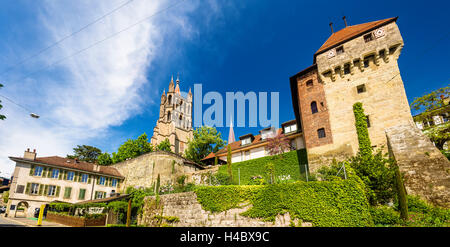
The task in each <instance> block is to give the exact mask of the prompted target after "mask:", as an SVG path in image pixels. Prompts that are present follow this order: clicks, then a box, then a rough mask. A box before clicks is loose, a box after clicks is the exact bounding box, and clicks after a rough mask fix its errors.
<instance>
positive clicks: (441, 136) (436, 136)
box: [423, 122, 450, 150]
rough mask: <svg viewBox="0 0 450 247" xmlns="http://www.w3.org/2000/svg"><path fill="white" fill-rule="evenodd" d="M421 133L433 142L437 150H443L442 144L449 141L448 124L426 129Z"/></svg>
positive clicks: (449, 129) (449, 127) (449, 126)
mask: <svg viewBox="0 0 450 247" xmlns="http://www.w3.org/2000/svg"><path fill="white" fill-rule="evenodd" d="M423 133H424V134H425V135H426V136H428V138H430V140H431V141H432V142H434V144H435V145H436V147H437V148H438V149H439V150H443V149H444V144H445V143H446V142H448V141H450V122H447V123H444V124H440V125H436V126H433V127H431V128H427V129H425V130H424V131H423Z"/></svg>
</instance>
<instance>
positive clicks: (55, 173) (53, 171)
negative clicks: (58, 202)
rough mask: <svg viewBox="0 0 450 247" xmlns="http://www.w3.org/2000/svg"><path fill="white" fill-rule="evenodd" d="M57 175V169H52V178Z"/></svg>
mask: <svg viewBox="0 0 450 247" xmlns="http://www.w3.org/2000/svg"><path fill="white" fill-rule="evenodd" d="M58 177H59V169H53V170H52V178H58Z"/></svg>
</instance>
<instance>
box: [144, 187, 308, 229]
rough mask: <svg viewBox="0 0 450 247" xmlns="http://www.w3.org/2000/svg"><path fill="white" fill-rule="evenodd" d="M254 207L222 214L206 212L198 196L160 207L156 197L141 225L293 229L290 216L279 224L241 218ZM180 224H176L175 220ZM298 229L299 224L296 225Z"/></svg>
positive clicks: (166, 199)
mask: <svg viewBox="0 0 450 247" xmlns="http://www.w3.org/2000/svg"><path fill="white" fill-rule="evenodd" d="M249 207H251V205H250V206H248V205H247V206H243V207H242V208H234V209H230V210H227V211H225V212H220V213H211V212H209V211H205V210H204V209H203V208H202V206H201V204H200V203H199V202H198V201H197V195H196V194H195V193H194V192H186V193H177V194H168V195H161V196H160V197H159V203H157V202H156V198H155V197H154V196H149V197H146V198H145V199H144V208H143V216H142V217H140V218H139V219H138V224H139V225H145V226H161V224H168V225H172V226H178V227H209V226H213V227H264V226H272V227H273V226H289V225H290V224H291V217H290V215H289V213H286V214H284V215H278V216H277V217H276V220H275V223H272V222H264V221H262V220H260V219H254V218H249V217H244V216H241V215H240V214H241V213H243V212H245V211H247V210H248V209H249ZM174 217H177V220H175V221H173V218H174ZM293 223H294V224H295V225H298V223H299V222H298V220H297V219H296V220H295V221H293ZM301 225H302V226H311V223H308V222H303V223H301Z"/></svg>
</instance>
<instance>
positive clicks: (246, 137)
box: [239, 134, 255, 146]
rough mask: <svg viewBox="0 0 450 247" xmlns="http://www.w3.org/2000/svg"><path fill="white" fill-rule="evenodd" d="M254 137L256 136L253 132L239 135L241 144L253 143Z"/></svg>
mask: <svg viewBox="0 0 450 247" xmlns="http://www.w3.org/2000/svg"><path fill="white" fill-rule="evenodd" d="M254 139H255V137H254V136H253V135H252V134H247V135H243V136H241V137H239V140H241V146H245V145H249V144H251V143H252V141H253V140H254Z"/></svg>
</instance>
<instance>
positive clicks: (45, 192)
mask: <svg viewBox="0 0 450 247" xmlns="http://www.w3.org/2000/svg"><path fill="white" fill-rule="evenodd" d="M44 195H48V185H45V187H44Z"/></svg>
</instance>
